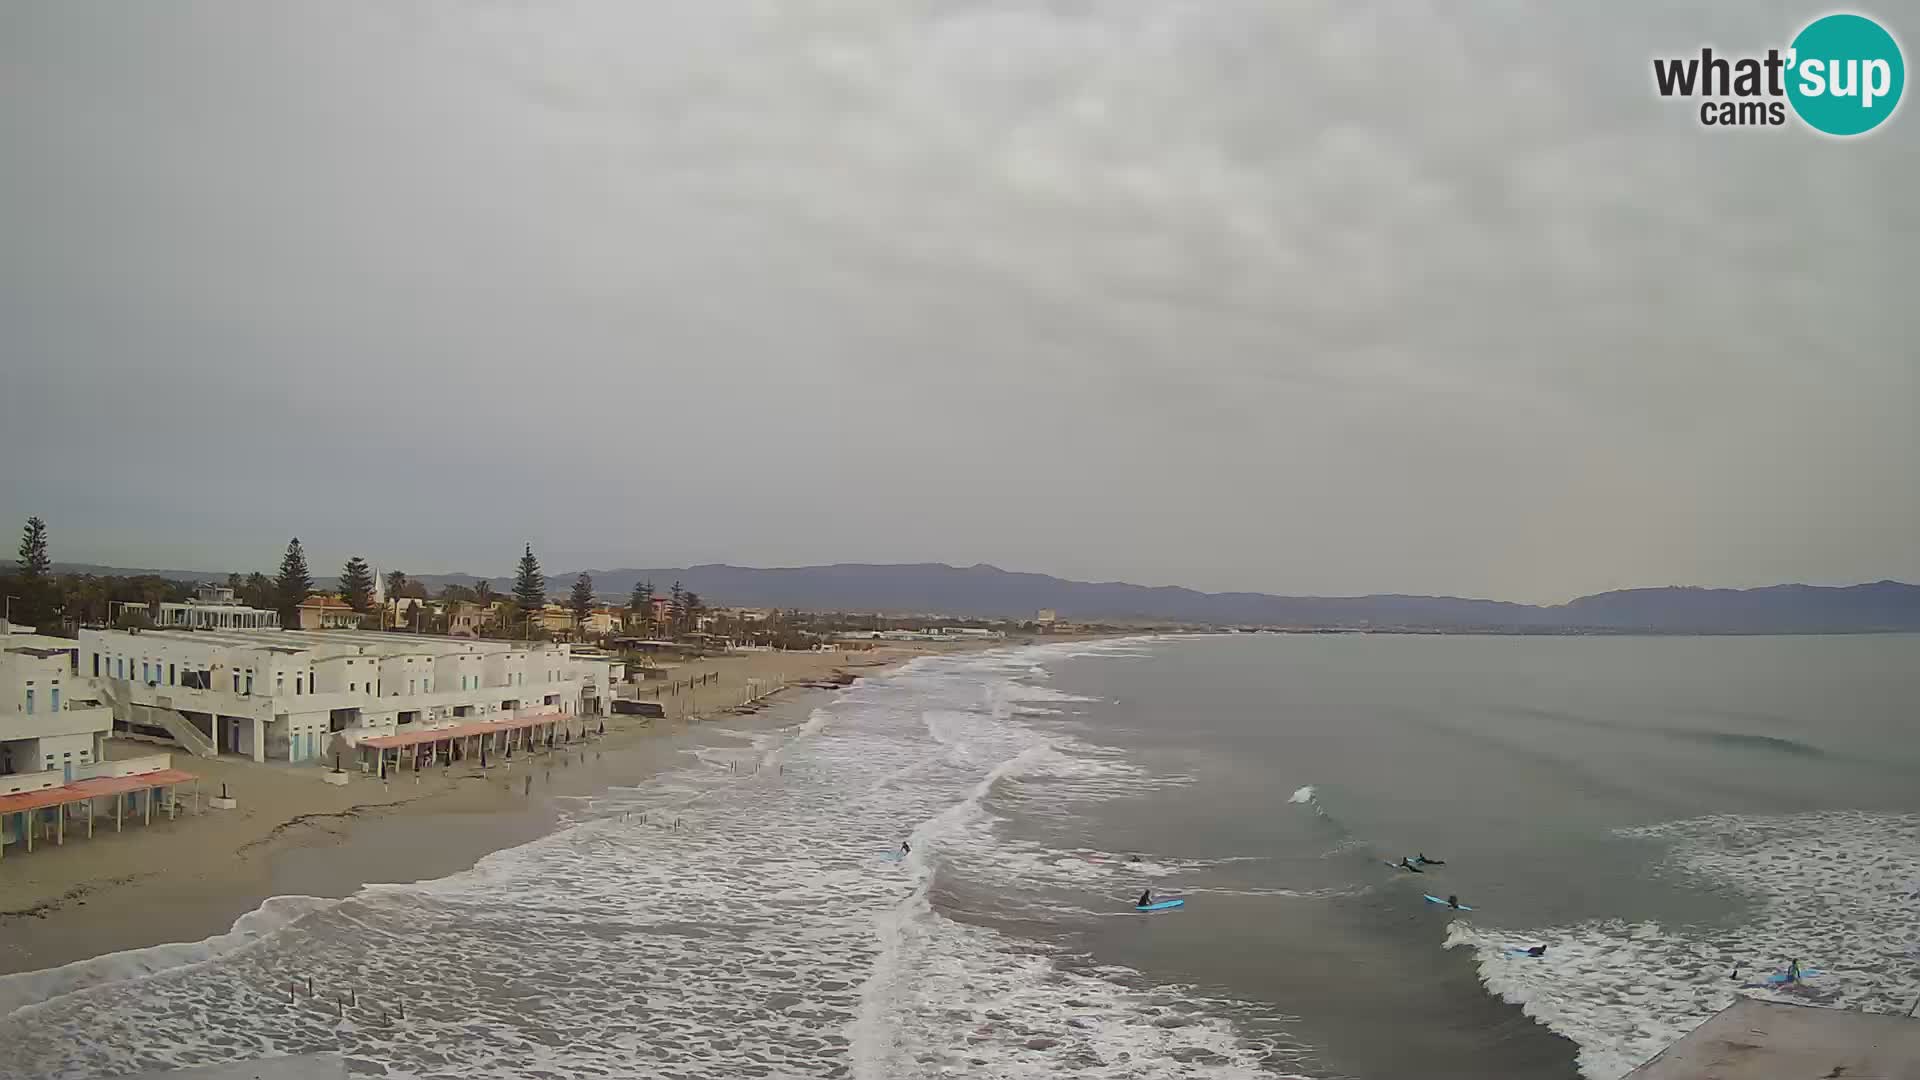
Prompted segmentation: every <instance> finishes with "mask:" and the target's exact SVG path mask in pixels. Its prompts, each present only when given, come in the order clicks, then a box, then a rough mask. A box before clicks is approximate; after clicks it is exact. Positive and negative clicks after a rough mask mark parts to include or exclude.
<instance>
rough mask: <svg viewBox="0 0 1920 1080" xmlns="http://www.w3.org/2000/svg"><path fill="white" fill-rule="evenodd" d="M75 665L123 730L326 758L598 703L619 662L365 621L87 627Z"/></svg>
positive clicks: (596, 708)
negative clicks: (365, 626) (399, 737)
mask: <svg viewBox="0 0 1920 1080" xmlns="http://www.w3.org/2000/svg"><path fill="white" fill-rule="evenodd" d="M79 645H80V657H81V659H80V661H79V663H80V671H81V673H82V674H83V675H86V676H89V677H92V678H94V679H95V681H96V682H97V684H98V685H99V687H100V688H101V690H102V692H103V693H104V695H105V696H106V697H107V699H108V701H109V703H110V704H111V705H112V706H113V713H114V719H115V726H116V727H117V728H119V729H121V730H123V731H124V732H125V733H126V734H128V735H131V736H134V737H139V738H148V739H153V740H156V741H162V742H169V741H170V742H174V743H177V744H179V745H181V746H183V747H185V748H186V749H188V750H189V751H192V752H194V753H198V754H202V755H212V754H241V755H244V756H247V757H251V758H253V759H254V760H256V761H266V760H275V761H314V760H330V759H331V757H332V752H333V751H335V750H338V749H344V747H341V746H336V745H335V744H336V743H337V742H338V743H344V744H345V746H347V747H350V746H354V745H357V744H358V743H359V741H360V740H362V739H366V738H371V737H374V736H379V735H392V734H396V733H399V732H405V731H419V730H426V729H430V728H434V727H440V726H451V725H453V724H456V723H461V722H470V721H472V720H501V719H513V718H523V717H529V716H540V715H552V716H554V717H556V719H558V720H566V719H569V718H578V717H582V716H599V715H605V714H606V712H607V710H608V709H609V708H610V702H611V700H612V696H613V695H612V684H613V680H614V679H615V678H617V676H618V673H619V662H618V661H616V660H613V659H611V658H605V657H587V656H581V657H575V656H574V655H572V653H571V651H570V648H569V646H566V645H557V644H550V643H545V642H532V643H527V642H511V641H494V640H486V639H473V640H469V639H456V638H445V637H438V636H428V635H414V634H401V633H382V632H378V631H362V630H328V631H303V630H277V631H198V632H191V631H155V630H135V631H126V630H82V631H81V635H80V642H79Z"/></svg>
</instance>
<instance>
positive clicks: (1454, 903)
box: [1447, 893, 1460, 911]
mask: <svg viewBox="0 0 1920 1080" xmlns="http://www.w3.org/2000/svg"><path fill="white" fill-rule="evenodd" d="M1447 906H1448V907H1450V908H1452V909H1453V910H1455V911H1459V910H1460V898H1459V897H1457V896H1454V895H1453V894H1451V893H1449V894H1447Z"/></svg>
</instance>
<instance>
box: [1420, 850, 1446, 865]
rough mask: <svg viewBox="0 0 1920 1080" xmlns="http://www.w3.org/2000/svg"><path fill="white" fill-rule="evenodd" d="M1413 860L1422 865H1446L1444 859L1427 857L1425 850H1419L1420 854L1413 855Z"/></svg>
mask: <svg viewBox="0 0 1920 1080" xmlns="http://www.w3.org/2000/svg"><path fill="white" fill-rule="evenodd" d="M1413 861H1414V862H1417V863H1419V864H1420V865H1422V866H1445V865H1447V862H1446V860H1445V859H1429V858H1427V853H1426V852H1424V851H1423V852H1421V853H1420V854H1418V855H1415V856H1414V857H1413Z"/></svg>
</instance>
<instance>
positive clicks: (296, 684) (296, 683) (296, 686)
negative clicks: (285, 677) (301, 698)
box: [293, 675, 303, 695]
mask: <svg viewBox="0 0 1920 1080" xmlns="http://www.w3.org/2000/svg"><path fill="white" fill-rule="evenodd" d="M302 682H303V680H302V679H301V678H300V676H298V675H295V676H294V677H293V692H294V693H295V694H296V695H298V694H300V693H301V692H302V691H301V684H302Z"/></svg>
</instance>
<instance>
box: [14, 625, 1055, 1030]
mask: <svg viewBox="0 0 1920 1080" xmlns="http://www.w3.org/2000/svg"><path fill="white" fill-rule="evenodd" d="M1016 644H1019V642H994V643H992V646H1001V645H1016ZM981 648H982V646H981V645H977V644H975V645H960V646H945V647H918V646H909V647H900V646H883V647H878V648H873V649H870V650H866V651H861V652H841V651H837V650H836V651H833V652H822V653H756V654H741V655H734V656H726V657H717V658H709V659H706V660H701V661H695V662H690V663H687V664H684V665H681V666H679V667H678V668H676V669H675V671H674V675H673V676H672V677H673V678H677V679H685V678H686V677H688V676H689V675H696V676H697V675H701V674H706V673H709V672H711V673H715V674H716V676H717V677H716V679H715V681H714V682H713V683H712V684H710V685H711V691H701V692H698V693H696V694H695V695H687V694H681V695H675V696H669V697H664V698H662V705H663V707H664V708H665V709H666V711H667V716H666V718H664V719H648V718H643V717H635V716H627V715H616V716H610V717H607V718H606V733H605V734H604V735H601V736H598V737H595V738H591V739H588V740H586V741H584V742H579V743H575V744H573V745H572V746H569V747H566V748H564V749H562V748H556V749H555V750H554V751H553V752H552V753H551V754H545V753H543V754H540V755H538V756H536V757H533V758H524V757H523V758H521V759H519V760H517V761H514V762H511V763H506V762H503V763H499V764H496V765H495V766H494V767H493V768H491V769H488V770H485V771H484V772H483V771H482V770H480V769H478V768H477V767H471V766H465V765H463V766H461V767H458V768H452V769H444V770H428V771H427V772H425V773H423V774H420V775H418V776H416V775H414V774H412V773H402V774H400V775H398V776H397V777H394V778H392V779H390V780H388V781H385V782H383V781H381V780H378V779H373V778H370V777H365V776H361V775H359V774H355V775H354V779H353V781H352V782H351V783H349V784H347V785H346V786H344V787H335V786H333V785H329V784H326V783H324V782H322V780H321V776H322V775H324V770H322V769H319V768H316V767H314V766H312V765H280V764H258V763H254V762H250V761H240V760H236V759H232V758H215V759H204V758H194V757H190V756H187V755H184V754H176V764H178V765H181V766H184V767H186V768H187V769H188V770H189V771H192V772H195V773H198V774H200V775H201V776H202V777H203V788H202V791H203V793H208V794H212V793H217V792H218V790H219V785H220V784H221V783H226V784H228V785H230V786H231V787H232V789H233V793H234V794H235V795H236V796H238V797H239V798H240V799H241V805H240V808H239V809H238V810H234V811H218V810H204V811H202V812H201V813H200V814H198V815H195V814H191V813H182V814H181V815H180V817H179V818H178V820H176V821H171V822H163V821H160V820H158V819H156V820H155V821H154V822H153V823H152V824H151V825H142V826H131V827H129V828H128V829H127V830H126V832H125V833H123V834H121V835H118V836H116V835H114V834H112V833H105V834H102V835H100V836H96V837H94V838H91V839H81V840H78V841H75V842H71V843H69V844H67V845H65V846H64V847H58V848H42V849H39V850H36V851H35V852H34V853H33V854H31V855H26V854H24V853H23V854H20V855H17V856H12V855H10V856H9V857H8V858H7V859H6V861H5V862H4V863H0V1014H4V1013H6V1012H9V1011H12V1009H13V1008H17V1007H19V1006H23V1005H27V1004H31V1003H33V1002H34V1001H38V1000H43V999H44V998H45V997H47V996H50V994H48V993H34V991H33V988H32V987H26V986H20V987H19V988H18V989H17V990H16V991H15V992H14V993H8V992H7V991H8V987H7V986H6V984H7V983H10V982H11V983H15V984H16V985H18V984H19V983H21V982H22V981H23V980H24V979H31V978H32V977H33V976H34V975H35V974H46V973H48V972H50V970H52V969H58V968H65V967H67V966H69V965H75V964H79V963H81V962H84V961H92V960H99V959H101V958H105V957H111V956H113V955H115V954H120V953H127V952H131V951H134V950H151V949H156V948H157V947H178V948H179V949H181V950H185V951H187V952H191V951H192V950H193V949H194V947H195V946H198V945H201V944H202V943H206V942H209V941H212V940H213V939H219V938H223V937H225V936H227V935H229V934H232V933H234V932H235V931H236V925H235V924H236V922H237V921H238V920H241V919H242V918H243V917H244V916H247V915H248V914H249V913H252V912H256V911H258V910H260V909H261V906H262V905H263V904H265V903H266V902H267V901H269V900H271V899H273V898H275V897H291V896H309V897H319V898H323V899H329V900H332V899H340V898H344V897H347V896H351V895H352V894H353V893H355V892H357V891H358V890H359V889H361V888H362V887H365V886H367V885H376V884H409V883H413V882H419V881H428V880H433V879H436V878H442V877H447V876H449V875H452V874H457V873H461V872H463V871H465V870H468V869H471V868H472V867H473V866H474V865H475V864H477V863H478V862H479V861H480V860H482V859H484V858H486V857H487V856H488V855H491V854H493V853H494V852H497V851H501V850H505V849H507V848H511V847H517V846H519V845H521V844H525V843H528V842H530V841H533V840H537V839H539V838H540V837H542V836H546V835H548V834H550V833H552V832H553V831H555V829H556V828H558V827H560V825H561V823H562V820H563V809H564V808H563V805H562V804H563V801H564V800H570V799H579V798H581V797H591V796H593V795H595V794H598V793H600V792H603V791H605V790H606V789H607V788H608V787H609V786H612V785H614V784H636V783H643V782H645V781H647V780H648V779H651V778H652V777H654V776H657V775H659V774H660V773H662V772H664V771H667V770H669V769H672V768H674V767H677V766H679V765H681V764H683V763H684V762H685V754H684V751H686V750H688V749H689V748H691V747H693V746H696V745H700V744H701V743H702V742H703V741H704V738H705V733H706V732H709V731H712V730H713V729H714V728H716V727H722V726H724V727H726V728H728V729H732V730H741V729H751V730H763V729H766V728H769V727H779V726H786V725H788V724H792V723H798V722H800V721H802V720H805V719H806V716H807V714H808V713H810V712H811V711H812V709H813V708H816V707H818V706H819V705H820V704H821V703H823V702H824V701H825V700H826V699H827V695H828V694H829V693H830V691H827V690H820V689H810V688H806V687H800V686H790V687H789V688H787V689H785V690H782V691H780V692H778V693H776V694H774V695H773V696H771V697H770V698H766V699H763V700H762V701H761V702H760V703H759V704H758V707H749V709H746V710H742V711H739V712H735V711H733V710H732V709H729V708H719V709H713V710H712V711H710V712H705V713H693V712H691V711H690V709H691V707H692V706H693V705H694V704H696V700H695V699H696V698H697V697H698V696H700V694H706V695H707V700H708V701H715V700H730V699H732V700H737V699H738V698H739V697H740V696H743V695H744V692H745V687H746V682H747V680H748V679H760V680H765V679H767V678H768V677H769V676H772V675H776V674H778V675H782V676H784V677H786V678H787V679H789V680H791V681H793V682H806V681H812V680H821V679H826V678H829V677H831V676H833V675H834V674H836V673H842V672H843V673H845V674H847V675H852V676H854V677H856V678H858V677H862V676H865V675H874V674H880V673H883V672H886V671H891V670H893V669H895V668H897V667H899V666H901V665H903V664H905V663H907V662H908V661H910V660H912V659H914V658H916V657H918V656H925V655H941V654H950V653H954V652H961V651H979V650H980V649H981ZM719 737H722V738H724V736H719ZM114 749H115V750H116V751H119V752H120V753H125V754H139V753H148V752H151V747H150V746H149V745H146V744H139V743H134V744H126V743H122V742H121V741H119V740H116V741H115V746H114ZM130 960H132V962H135V963H138V962H139V961H138V959H134V958H130ZM180 962H191V960H190V959H189V960H183V961H180ZM162 966H172V964H171V963H169V964H165V965H162ZM112 977H115V976H114V975H112V974H110V973H103V974H102V976H101V977H100V978H99V979H85V980H84V982H85V983H91V982H97V981H103V980H104V979H106V978H112ZM76 988H78V987H77V985H76V986H65V987H63V988H58V989H53V990H52V991H51V993H61V992H66V991H67V990H71V989H76ZM11 998H19V999H20V1000H11V1001H10V1000H9V999H11Z"/></svg>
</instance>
